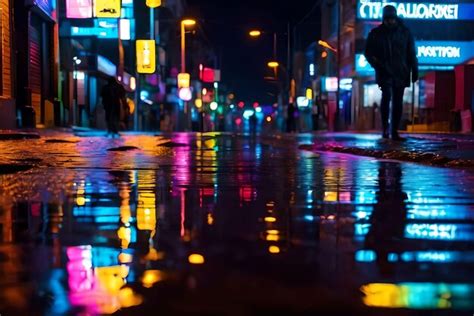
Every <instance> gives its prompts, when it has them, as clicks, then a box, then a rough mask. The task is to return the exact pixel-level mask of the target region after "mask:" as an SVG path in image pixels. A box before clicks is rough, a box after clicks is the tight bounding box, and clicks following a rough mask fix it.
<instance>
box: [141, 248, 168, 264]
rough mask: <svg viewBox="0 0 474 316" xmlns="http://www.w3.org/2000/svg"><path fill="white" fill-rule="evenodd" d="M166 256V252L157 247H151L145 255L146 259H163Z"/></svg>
mask: <svg viewBox="0 0 474 316" xmlns="http://www.w3.org/2000/svg"><path fill="white" fill-rule="evenodd" d="M164 257H165V254H164V252H161V251H157V250H156V249H155V248H150V251H149V252H148V254H147V255H146V256H145V260H148V261H158V260H163V258H164Z"/></svg>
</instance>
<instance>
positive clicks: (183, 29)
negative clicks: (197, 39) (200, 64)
mask: <svg viewBox="0 0 474 316" xmlns="http://www.w3.org/2000/svg"><path fill="white" fill-rule="evenodd" d="M194 25H196V20H193V19H184V20H182V21H181V74H185V73H186V27H192V26H194ZM184 114H185V116H186V123H185V129H186V128H187V127H188V125H189V119H190V118H189V111H188V102H187V101H184Z"/></svg>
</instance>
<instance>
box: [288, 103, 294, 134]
mask: <svg viewBox="0 0 474 316" xmlns="http://www.w3.org/2000/svg"><path fill="white" fill-rule="evenodd" d="M295 112H296V107H295V104H294V103H290V104H288V113H287V114H288V118H287V121H286V132H287V133H293V132H294V131H295V130H296V122H295Z"/></svg>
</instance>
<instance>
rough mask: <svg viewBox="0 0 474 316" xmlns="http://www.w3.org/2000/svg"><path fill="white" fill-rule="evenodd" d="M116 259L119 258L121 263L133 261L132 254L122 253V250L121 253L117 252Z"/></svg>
mask: <svg viewBox="0 0 474 316" xmlns="http://www.w3.org/2000/svg"><path fill="white" fill-rule="evenodd" d="M118 259H119V262H120V263H121V264H127V263H132V261H133V256H132V255H131V254H129V253H123V252H122V253H121V254H119V257H118Z"/></svg>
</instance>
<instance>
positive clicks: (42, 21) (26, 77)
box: [14, 0, 58, 127]
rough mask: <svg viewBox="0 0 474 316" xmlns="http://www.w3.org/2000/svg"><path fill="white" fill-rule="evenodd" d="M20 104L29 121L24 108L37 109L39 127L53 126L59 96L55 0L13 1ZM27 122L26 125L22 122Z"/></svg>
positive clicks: (35, 110) (24, 115)
mask: <svg viewBox="0 0 474 316" xmlns="http://www.w3.org/2000/svg"><path fill="white" fill-rule="evenodd" d="M14 6H15V45H16V50H17V55H16V71H17V85H16V94H17V107H18V109H19V110H20V112H21V113H23V115H22V119H23V120H20V122H23V123H24V122H26V121H27V120H26V119H27V117H26V116H27V115H28V114H27V113H30V112H29V111H25V108H27V107H29V106H31V107H33V109H34V112H35V118H34V122H35V123H36V125H39V126H41V125H42V126H47V127H48V126H53V125H54V121H55V120H54V101H55V99H56V98H57V95H58V85H57V83H58V81H57V70H58V29H57V23H56V1H55V0H40V1H33V0H27V1H14ZM22 125H24V124H22Z"/></svg>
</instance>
